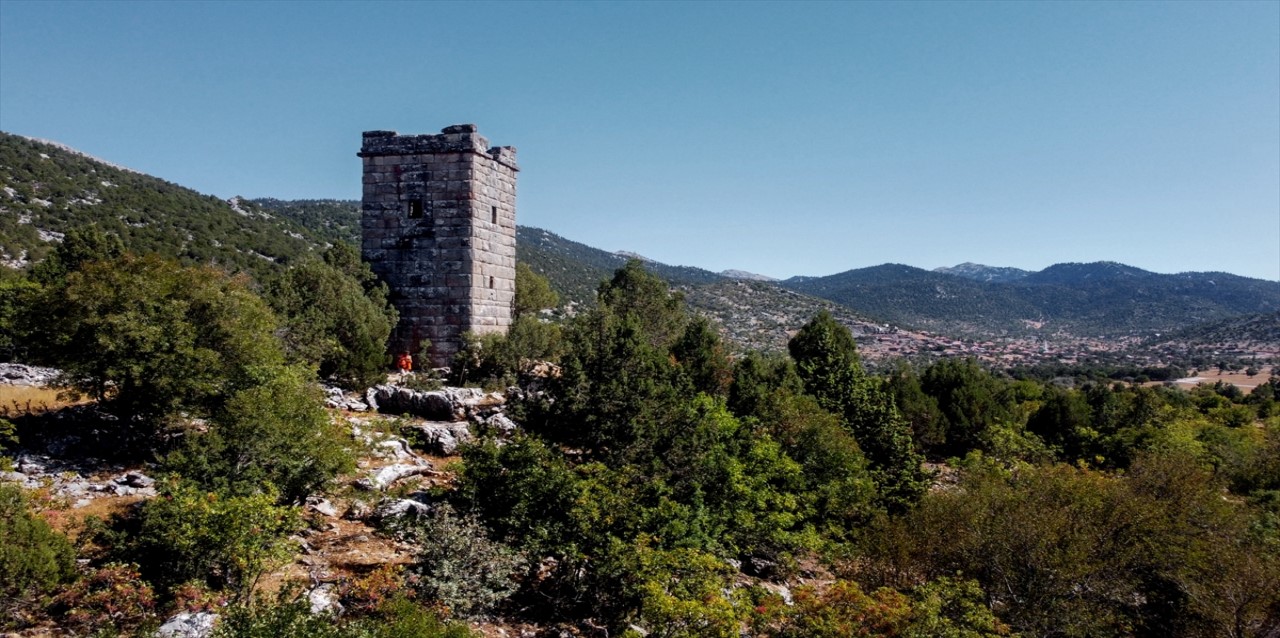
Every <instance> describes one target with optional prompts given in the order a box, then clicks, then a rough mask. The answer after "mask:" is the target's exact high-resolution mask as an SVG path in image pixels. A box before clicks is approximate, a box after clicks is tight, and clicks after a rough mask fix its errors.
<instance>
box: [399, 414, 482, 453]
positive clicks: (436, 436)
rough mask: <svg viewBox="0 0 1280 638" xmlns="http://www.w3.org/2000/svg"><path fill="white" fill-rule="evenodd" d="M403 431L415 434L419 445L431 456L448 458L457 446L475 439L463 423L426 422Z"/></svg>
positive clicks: (408, 426) (407, 426) (406, 427)
mask: <svg viewBox="0 0 1280 638" xmlns="http://www.w3.org/2000/svg"><path fill="white" fill-rule="evenodd" d="M404 429H407V430H413V431H414V432H416V433H417V439H418V442H419V444H420V445H421V446H422V448H423V449H424V450H426V451H427V452H429V453H431V454H438V455H440V456H449V455H450V454H453V453H455V452H457V451H458V446H459V445H461V444H463V443H469V442H471V441H472V440H474V439H475V436H473V435H472V434H471V428H470V427H469V426H468V425H467V423H466V422H465V421H460V422H454V423H441V422H428V423H416V424H413V425H406V426H404Z"/></svg>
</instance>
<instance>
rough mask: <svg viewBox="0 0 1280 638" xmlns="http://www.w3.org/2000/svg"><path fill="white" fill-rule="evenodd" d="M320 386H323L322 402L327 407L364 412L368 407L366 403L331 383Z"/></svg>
mask: <svg viewBox="0 0 1280 638" xmlns="http://www.w3.org/2000/svg"><path fill="white" fill-rule="evenodd" d="M322 387H323V388H324V404H325V406H327V407H329V408H332V409H334V410H348V411H351V412H365V411H367V410H368V409H369V405H368V404H367V403H365V402H364V401H361V400H360V399H357V398H355V397H353V396H351V395H348V394H347V393H346V392H345V391H343V389H342V388H339V387H337V386H331V385H326V386H322Z"/></svg>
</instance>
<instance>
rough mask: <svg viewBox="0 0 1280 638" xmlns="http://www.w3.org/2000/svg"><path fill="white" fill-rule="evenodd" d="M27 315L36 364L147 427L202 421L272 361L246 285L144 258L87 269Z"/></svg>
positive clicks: (269, 339) (269, 318)
mask: <svg viewBox="0 0 1280 638" xmlns="http://www.w3.org/2000/svg"><path fill="white" fill-rule="evenodd" d="M27 310H28V312H30V313H31V314H32V316H31V317H30V318H29V321H30V322H31V324H32V325H33V326H34V327H35V328H36V330H35V332H36V334H34V335H33V336H32V338H31V342H32V343H33V344H36V345H38V346H39V348H38V352H35V353H34V354H37V355H39V359H40V362H43V363H48V364H50V365H54V366H56V367H59V368H61V369H62V370H63V372H64V377H63V379H64V381H65V382H66V383H67V384H69V385H71V386H73V387H74V388H75V389H77V390H78V391H80V392H82V393H84V394H88V395H89V396H92V397H93V398H95V399H99V400H106V399H110V400H111V403H112V404H113V405H114V406H115V409H116V411H117V412H118V413H119V414H120V415H121V416H124V417H127V418H132V417H142V418H144V419H147V420H149V421H150V422H151V423H153V424H154V423H155V422H156V421H157V420H158V419H159V418H160V417H163V416H166V415H169V414H173V413H174V412H177V411H179V410H185V411H188V412H192V413H196V414H199V415H207V414H210V413H212V412H214V411H215V410H216V409H217V408H218V407H219V406H220V405H221V402H222V401H223V400H225V399H226V398H227V397H228V396H230V395H231V394H233V393H234V392H235V390H237V389H239V388H243V387H245V385H246V384H247V383H250V382H252V378H251V377H250V372H251V370H252V369H254V368H257V367H261V366H272V365H278V364H279V363H280V362H281V361H282V353H281V349H280V344H279V342H278V341H277V339H276V338H275V336H274V334H273V331H274V330H275V328H276V320H275V316H274V315H273V314H272V312H271V310H270V309H269V308H268V307H267V305H266V304H265V303H264V302H263V301H262V300H261V299H259V298H258V297H257V295H255V294H254V293H253V291H252V290H250V282H249V280H248V279H247V278H246V277H232V276H230V275H227V274H226V273H225V272H222V271H221V270H218V269H216V268H212V267H182V266H179V265H178V264H177V263H176V262H173V261H168V260H165V259H162V258H160V257H156V256H154V255H152V256H146V257H135V256H132V255H126V256H124V257H121V258H119V259H117V260H113V261H96V262H90V263H87V264H85V265H83V267H82V268H81V269H80V270H77V271H75V272H72V273H70V274H69V275H67V277H66V282H65V284H64V285H50V286H47V287H46V289H45V290H44V292H43V294H42V296H41V299H40V300H39V302H38V303H36V304H32V305H31V306H30V307H28V308H27ZM50 317H56V318H57V319H56V320H53V321H50V320H49V318H50ZM36 345H33V346H32V347H33V349H36ZM127 420H128V419H126V421H127Z"/></svg>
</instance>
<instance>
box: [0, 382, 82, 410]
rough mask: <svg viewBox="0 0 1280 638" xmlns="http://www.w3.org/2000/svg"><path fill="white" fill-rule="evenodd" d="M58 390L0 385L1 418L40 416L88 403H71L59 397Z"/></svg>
mask: <svg viewBox="0 0 1280 638" xmlns="http://www.w3.org/2000/svg"><path fill="white" fill-rule="evenodd" d="M60 394H61V391H59V390H57V389H56V388H47V387H41V386H31V385H0V417H15V416H22V415H24V414H40V413H42V412H49V411H52V410H60V409H62V408H65V407H67V406H69V405H76V404H78V403H88V400H85V399H82V400H79V401H71V400H69V399H68V398H67V397H65V396H62V397H60V396H59V395H60Z"/></svg>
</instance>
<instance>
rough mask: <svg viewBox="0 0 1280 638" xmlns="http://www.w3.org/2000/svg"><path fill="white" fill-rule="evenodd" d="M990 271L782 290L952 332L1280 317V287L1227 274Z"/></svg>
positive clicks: (908, 270)
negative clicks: (1277, 314) (1254, 315)
mask: <svg viewBox="0 0 1280 638" xmlns="http://www.w3.org/2000/svg"><path fill="white" fill-rule="evenodd" d="M963 266H964V265H962V267H963ZM958 268H961V267H958ZM983 269H985V267H977V268H963V270H964V271H965V272H964V274H948V273H945V272H938V271H928V270H923V269H920V268H913V267H911V266H903V265H899V264H885V265H883V266H873V267H871V268H861V269H857V270H850V271H847V272H843V273H839V274H835V275H830V276H827V277H803V278H792V279H788V280H785V281H783V282H782V285H784V286H786V287H788V288H791V289H793V290H796V291H799V292H803V293H807V294H811V295H816V296H818V297H823V298H825V299H830V300H832V301H835V302H837V303H840V304H843V305H846V306H849V307H850V308H854V309H855V310H858V311H859V312H862V313H865V314H867V315H870V316H873V317H878V318H881V319H884V320H887V321H890V322H894V323H902V324H905V325H911V326H914V327H917V328H923V329H927V330H932V331H935V332H940V333H944V334H964V335H990V334H1047V335H1051V334H1054V333H1058V332H1061V333H1067V334H1072V335H1075V336H1093V335H1098V336H1116V335H1124V334H1135V333H1147V332H1154V331H1168V330H1172V329H1176V328H1181V327H1186V326H1190V325H1193V324H1197V323H1202V322H1208V321H1217V320H1221V319H1226V318H1228V317H1233V316H1238V315H1243V314H1250V313H1270V312H1275V311H1277V310H1280V283H1277V282H1273V281H1264V280H1260V279H1249V278H1246V277H1239V276H1236V275H1230V274H1227V273H1180V274H1176V275H1163V274H1158V273H1153V272H1148V271H1145V270H1142V269H1139V268H1134V267H1132V266H1126V265H1123V264H1117V263H1112V262H1097V263H1091V264H1075V263H1072V264H1057V265H1054V266H1050V267H1048V268H1045V269H1044V270H1042V271H1040V272H1031V273H1026V274H1025V275H1022V276H1020V277H1017V278H1016V279H1011V280H1008V281H1003V282H1002V281H997V280H995V279H992V278H991V276H996V275H995V274H993V273H990V271H991V270H992V269H985V271H984V270H983ZM996 270H1001V271H1003V270H1004V269H996ZM989 275H990V276H989ZM999 276H1004V277H1010V276H1012V273H1009V272H1007V271H1006V272H1003V274H1001V275H999Z"/></svg>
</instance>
